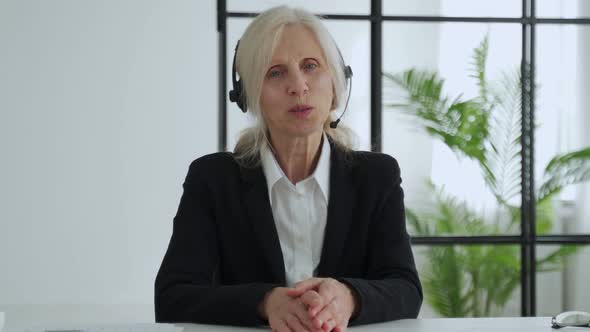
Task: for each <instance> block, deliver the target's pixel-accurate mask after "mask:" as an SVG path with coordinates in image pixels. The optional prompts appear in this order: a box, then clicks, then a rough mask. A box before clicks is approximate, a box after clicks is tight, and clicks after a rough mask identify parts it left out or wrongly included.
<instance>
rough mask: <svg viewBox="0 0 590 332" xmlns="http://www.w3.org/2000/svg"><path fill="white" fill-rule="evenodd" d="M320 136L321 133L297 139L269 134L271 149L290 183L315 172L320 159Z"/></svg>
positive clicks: (294, 182)
mask: <svg viewBox="0 0 590 332" xmlns="http://www.w3.org/2000/svg"><path fill="white" fill-rule="evenodd" d="M322 136H323V134H322V133H321V132H320V133H317V134H315V133H314V134H312V135H310V136H307V137H297V138H293V137H289V138H286V137H281V136H278V135H272V133H271V134H270V138H269V139H270V144H271V149H272V150H273V152H274V155H275V158H276V160H277V162H278V163H279V166H280V167H281V169H282V170H283V173H285V175H286V176H287V178H288V179H289V181H291V183H293V184H296V183H297V182H299V181H301V180H303V179H305V178H307V177H308V176H310V175H311V174H312V173H313V171H314V170H315V168H316V166H317V163H318V160H319V159H320V158H319V157H320V152H321V144H322ZM325 144H328V143H327V142H326V143H325Z"/></svg>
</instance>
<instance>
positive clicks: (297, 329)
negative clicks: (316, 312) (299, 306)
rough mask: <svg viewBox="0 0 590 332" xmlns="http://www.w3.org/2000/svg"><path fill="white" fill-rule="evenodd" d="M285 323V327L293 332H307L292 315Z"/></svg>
mask: <svg viewBox="0 0 590 332" xmlns="http://www.w3.org/2000/svg"><path fill="white" fill-rule="evenodd" d="M286 322H287V326H288V327H289V328H290V329H291V330H292V331H294V332H300V331H301V332H302V331H305V332H309V331H308V330H307V329H306V328H305V327H303V324H301V321H300V320H299V318H297V316H295V315H292V314H290V315H288V316H287V319H286Z"/></svg>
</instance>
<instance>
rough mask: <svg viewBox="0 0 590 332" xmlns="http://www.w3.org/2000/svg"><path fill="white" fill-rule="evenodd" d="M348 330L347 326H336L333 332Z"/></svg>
mask: <svg viewBox="0 0 590 332" xmlns="http://www.w3.org/2000/svg"><path fill="white" fill-rule="evenodd" d="M347 330H348V327H347V326H342V325H338V326H336V327H335V328H334V332H346V331H347Z"/></svg>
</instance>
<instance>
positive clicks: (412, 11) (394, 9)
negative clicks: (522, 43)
mask: <svg viewBox="0 0 590 332" xmlns="http://www.w3.org/2000/svg"><path fill="white" fill-rule="evenodd" d="M383 14H384V15H394V16H396V15H408V16H471V17H519V16H521V15H522V2H521V1H514V0H496V1H473V0H414V1H388V0H385V1H383Z"/></svg>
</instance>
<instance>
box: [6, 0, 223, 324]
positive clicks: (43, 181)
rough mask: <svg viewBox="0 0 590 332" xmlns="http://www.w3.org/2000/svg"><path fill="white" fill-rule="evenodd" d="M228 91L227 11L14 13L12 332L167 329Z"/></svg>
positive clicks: (162, 5)
mask: <svg viewBox="0 0 590 332" xmlns="http://www.w3.org/2000/svg"><path fill="white" fill-rule="evenodd" d="M217 84H218V83H217V34H216V3H215V1H214V0H209V1H189V0H186V1H185V0H176V1H166V2H163V1H153V0H149V1H148V0H117V1H114V0H110V1H74V0H70V1H67V0H53V1H43V0H0V311H5V312H6V313H7V317H6V318H7V326H6V327H7V328H8V330H13V329H18V328H21V327H22V326H25V325H28V324H33V323H51V322H60V321H70V322H72V321H84V322H108V321H146V322H147V321H153V281H154V277H155V274H156V271H157V269H158V267H159V264H160V262H161V259H162V256H163V254H164V251H165V249H166V246H167V244H168V240H169V236H170V233H171V223H172V218H173V216H174V214H175V213H176V208H177V205H178V200H179V197H180V194H181V192H182V187H181V185H182V181H183V180H184V177H185V175H186V171H187V170H188V165H189V163H190V162H191V161H192V160H193V159H195V158H196V157H198V156H200V155H203V154H205V153H210V152H214V151H215V150H216V149H217V93H218V91H217ZM74 313H75V314H74Z"/></svg>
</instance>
